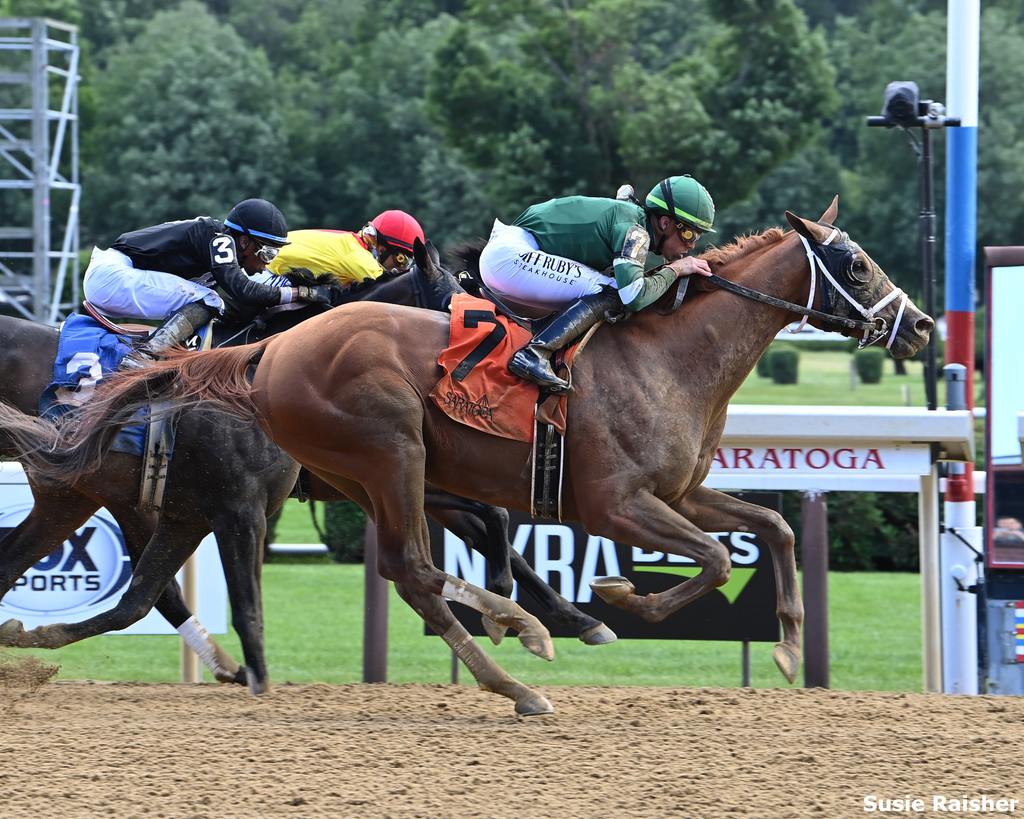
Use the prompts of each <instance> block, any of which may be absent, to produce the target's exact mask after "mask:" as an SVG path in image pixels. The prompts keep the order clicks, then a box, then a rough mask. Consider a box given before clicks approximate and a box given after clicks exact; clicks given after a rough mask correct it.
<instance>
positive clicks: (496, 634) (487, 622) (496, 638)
mask: <svg viewBox="0 0 1024 819" xmlns="http://www.w3.org/2000/svg"><path fill="white" fill-rule="evenodd" d="M480 622H481V624H482V625H483V627H484V631H486V632H487V636H488V637H490V638H491V642H492V643H494V644H495V645H496V646H499V645H501V640H502V638H503V637H504V636H505V632H506V631H508V629H507V628H505V626H499V625H498V624H497V623H495V622H494V621H493V620H492V619H491V618H490V617H488V616H487V615H486V614H484V615H482V616H481V617H480Z"/></svg>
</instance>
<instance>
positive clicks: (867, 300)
mask: <svg viewBox="0 0 1024 819" xmlns="http://www.w3.org/2000/svg"><path fill="white" fill-rule="evenodd" d="M838 215H839V197H838V196H837V197H835V199H833V200H832V204H831V205H829V207H828V209H827V210H826V211H825V212H824V213H823V214H822V215H821V218H820V219H818V220H817V221H816V222H812V221H811V220H809V219H803V218H801V217H799V216H797V215H796V214H793V213H790V212H789V211H786V218H787V219H788V220H789V223H790V224H791V225H792V226H793V229H794V230H795V231H796V232H797V234H799V236H800V237H801V238H802V239H804V240H806V243H807V244H806V246H805V249H807V251H808V253H809V254H810V253H813V256H809V259H810V260H811V267H812V275H814V276H817V283H816V287H817V289H818V305H819V309H820V310H821V311H822V312H826V313H830V314H832V315H835V316H838V317H840V318H852V319H857V320H864V321H868V322H872V323H874V325H875V327H874V329H873V330H871V331H869V332H868V333H866V334H859V333H858V332H857V331H855V330H845V331H843V332H844V335H849V336H857V337H860V339H861V346H866V345H868V344H874V343H876V342H879V343H882V344H884V345H885V346H886V347H887V348H888V349H889V350H890V352H891V353H892V355H893V357H894V358H909V357H910V356H912V355H914V354H915V353H916V352H917V351H918V350H920V349H921V348H922V347H924V345H925V344H927V343H928V337H929V336H930V335H931V332H932V329H933V328H934V327H935V322H934V321H933V320H932V319H931V317H930V316H927V315H925V314H924V313H923V312H922V311H921V310H919V309H918V308H917V306H916V305H915V304H914V303H913V302H912V301H911V300H910V299H909V298H908V297H907V296H906V294H905V293H903V291H902V290H900V289H899V288H897V287H896V286H895V285H894V284H893V283H892V281H890V279H889V277H888V276H887V275H886V274H885V271H883V270H882V268H881V267H879V266H878V264H877V263H876V262H875V261H874V259H872V258H871V257H870V256H869V255H868V254H867V253H865V252H864V249H863V248H862V247H861V246H860V245H858V244H857V243H856V242H855V241H854V240H853V239H851V238H850V236H849V234H847V233H845V232H843V231H842V230H840V229H839V228H837V227H834V223H835V220H836V217H837V216H838ZM815 259H816V260H817V261H814V260H815ZM811 323H813V324H815V325H819V324H821V322H818V321H816V320H814V319H812V320H811ZM826 329H830V328H827V327H826Z"/></svg>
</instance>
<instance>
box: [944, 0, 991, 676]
mask: <svg viewBox="0 0 1024 819" xmlns="http://www.w3.org/2000/svg"><path fill="white" fill-rule="evenodd" d="M947 8H948V12H947V34H946V109H947V115H948V116H950V117H959V119H960V125H959V127H951V128H949V129H948V130H947V133H946V237H945V238H946V328H947V337H946V362H947V363H948V364H954V365H956V364H960V365H963V367H964V370H960V369H959V368H958V367H950V368H949V371H947V406H948V407H949V408H950V409H954V408H956V409H962V408H964V407H963V406H962V405H961V406H959V407H954V406H952V404H956V403H960V401H961V400H962V401H963V402H964V404H966V407H967V408H973V406H974V388H973V385H974V263H975V243H976V225H975V222H976V213H977V166H978V61H979V49H980V30H981V5H980V0H949V3H948V7H947ZM953 383H957V386H958V387H962V388H963V393H961V394H962V396H963V397H962V398H959V396H957V397H956V398H954V397H953V396H952V395H951V393H953V392H959V390H958V389H956V390H953V389H950V388H951V387H952V386H953ZM951 399H952V401H951ZM957 399H959V400H957ZM949 467H950V468H949V472H948V480H947V482H946V496H945V508H944V518H945V532H944V533H943V535H942V539H941V547H940V549H941V554H940V558H939V559H940V569H939V576H940V598H941V610H942V615H941V617H942V690H943V691H945V692H947V693H958V694H977V693H978V635H977V600H976V595H974V594H971V593H969V592H968V591H966V589H968V588H970V587H973V586H975V584H976V583H977V579H978V567H979V564H978V562H977V561H976V559H975V558H976V556H977V554H978V552H979V551H980V549H981V540H982V538H981V529H980V528H979V527H978V526H976V525H975V515H976V509H975V502H974V476H973V472H974V466H973V464H970V463H956V464H950V465H949Z"/></svg>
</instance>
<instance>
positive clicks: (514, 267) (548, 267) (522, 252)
mask: <svg viewBox="0 0 1024 819" xmlns="http://www.w3.org/2000/svg"><path fill="white" fill-rule="evenodd" d="M480 278H482V279H483V281H484V284H486V285H487V286H488V287H489V288H491V290H493V291H495V292H496V293H497V294H498V295H500V296H508V298H510V299H512V300H513V301H517V302H519V303H521V304H527V305H529V306H531V307H542V308H546V309H558V308H560V307H565V306H567V305H569V304H571V303H572V302H574V301H576V299H578V298H580V297H581V296H589V295H590V294H591V293H598V292H600V291H601V289H602V288H604V287H609V286H610V287H615V279H614V278H613V277H611V276H606V275H604V274H603V273H600V272H598V271H597V270H594V269H593V268H592V267H587V266H586V265H584V264H580V263H579V262H576V261H573V260H572V259H567V258H565V257H564V256H554V255H552V254H551V253H545V252H544V251H543V250H541V249H540V248H539V247H538V245H537V239H536V238H535V237H534V235H533V234H532V233H530V231H528V230H524V229H523V228H520V227H515V226H513V225H504V224H502V223H501V222H499V221H498V220H497V219H495V220H494V228H493V229H492V230H491V238H490V239H489V240H488V241H487V245H486V246H485V247H484V249H483V252H482V253H481V254H480Z"/></svg>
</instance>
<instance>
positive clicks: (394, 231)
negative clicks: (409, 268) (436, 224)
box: [370, 210, 426, 253]
mask: <svg viewBox="0 0 1024 819" xmlns="http://www.w3.org/2000/svg"><path fill="white" fill-rule="evenodd" d="M370 224H371V225H373V227H374V230H376V231H377V240H378V242H383V243H384V244H386V245H388V246H389V247H393V248H401V249H402V250H407V251H409V252H410V253H412V246H413V243H414V242H415V241H416V240H417V239H419V240H420V241H421V242H423V243H426V239H425V238H424V236H423V228H421V227H420V223H419V222H417V221H416V220H415V219H413V218H412V217H411V216H410V215H409V214H408V213H406V212H405V211H404V210H386V211H384V212H383V213H381V214H379V215H378V216H376V217H375V218H374V220H373V221H372V222H370Z"/></svg>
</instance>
